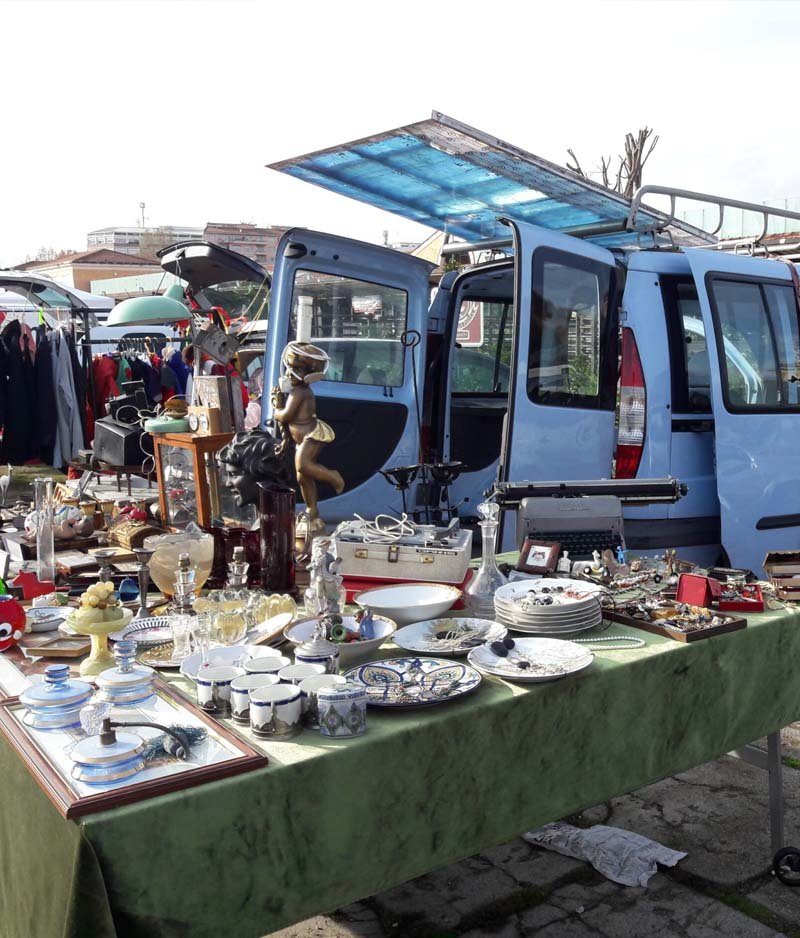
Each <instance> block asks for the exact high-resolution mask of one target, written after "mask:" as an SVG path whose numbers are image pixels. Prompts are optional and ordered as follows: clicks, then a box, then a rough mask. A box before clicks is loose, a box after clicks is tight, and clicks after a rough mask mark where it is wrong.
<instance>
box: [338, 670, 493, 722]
mask: <svg viewBox="0 0 800 938" xmlns="http://www.w3.org/2000/svg"><path fill="white" fill-rule="evenodd" d="M345 677H346V678H347V679H348V681H355V682H356V683H358V684H363V685H364V687H366V689H367V703H368V704H369V705H370V706H372V707H386V708H390V709H394V710H398V709H407V708H411V707H414V708H416V707H432V706H435V705H436V704H440V703H446V702H447V701H448V700H455V699H457V698H458V697H463V696H464V695H465V694H470V693H472V691H474V690H477V688H478V685H479V684H480V683H481V674H480V672H479V671H477V670H476V669H475V668H472V667H470V666H469V665H468V664H461V663H460V662H454V661H452V660H450V661H447V660H444V659H440V658H415V657H408V658H387V659H386V661H374V662H372V663H371V664H362V665H361V666H360V667H358V668H352V669H351V670H350V671H348V672H347V673H346V674H345Z"/></svg>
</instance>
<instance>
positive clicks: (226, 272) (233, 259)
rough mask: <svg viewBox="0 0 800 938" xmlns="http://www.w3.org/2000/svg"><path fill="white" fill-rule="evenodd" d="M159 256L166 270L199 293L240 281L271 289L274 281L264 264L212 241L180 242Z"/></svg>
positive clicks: (166, 248) (162, 250) (164, 250)
mask: <svg viewBox="0 0 800 938" xmlns="http://www.w3.org/2000/svg"><path fill="white" fill-rule="evenodd" d="M158 257H159V259H160V261H161V267H162V268H163V269H164V270H166V271H167V272H168V273H170V274H174V275H175V276H176V277H180V278H181V280H185V281H186V283H188V284H189V286H190V287H191V289H192V290H193V291H195V292H197V291H198V290H205V289H206V287H211V286H215V285H216V284H220V283H228V282H231V281H237V280H245V281H252V282H253V283H263V284H264V286H265V287H267V288H268V287H269V286H270V284H271V282H272V281H271V279H270V276H269V274H268V273H267V271H266V270H264V268H263V267H262V266H261V264H257V263H256V262H255V261H254V260H251V259H250V258H249V257H245V256H244V254H237V253H236V252H235V251H229V250H228V249H227V248H223V247H220V246H219V245H217V244H212V243H211V242H210V241H179V242H178V243H177V244H170V245H169V246H168V247H165V248H162V249H161V250H160V251H159V252H158Z"/></svg>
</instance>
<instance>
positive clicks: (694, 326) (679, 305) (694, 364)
mask: <svg viewBox="0 0 800 938" xmlns="http://www.w3.org/2000/svg"><path fill="white" fill-rule="evenodd" d="M660 282H661V293H662V296H663V299H664V310H665V312H666V316H667V336H668V339H669V351H670V364H671V369H670V370H671V376H672V411H673V413H676V414H682V413H701V414H709V413H711V409H712V408H711V365H710V363H709V360H708V346H707V344H706V328H705V323H704V322H703V314H702V313H701V311H700V301H699V300H698V298H697V287H696V285H695V282H694V280H692V279H691V278H689V277H670V276H666V275H662V276H661V278H660Z"/></svg>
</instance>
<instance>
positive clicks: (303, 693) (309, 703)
mask: <svg viewBox="0 0 800 938" xmlns="http://www.w3.org/2000/svg"><path fill="white" fill-rule="evenodd" d="M346 683H347V678H346V677H344V676H343V675H341V674H315V675H314V676H313V677H306V678H303V680H302V681H300V683H299V685H298V687H299V688H300V709H301V712H302V715H303V726H307V727H309V728H310V729H316V728H317V727H318V726H319V710H318V709H317V691H318V690H319V689H320V687H331V686H332V685H334V684H346Z"/></svg>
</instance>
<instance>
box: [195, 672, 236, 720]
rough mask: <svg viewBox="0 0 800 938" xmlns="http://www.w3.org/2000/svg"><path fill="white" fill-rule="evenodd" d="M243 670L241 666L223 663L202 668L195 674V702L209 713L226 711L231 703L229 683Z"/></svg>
mask: <svg viewBox="0 0 800 938" xmlns="http://www.w3.org/2000/svg"><path fill="white" fill-rule="evenodd" d="M243 673H244V672H243V671H242V669H241V668H234V667H233V666H232V665H224V666H221V667H218V668H204V669H203V670H202V671H201V672H200V674H198V675H197V702H198V704H199V705H200V707H201V708H202V709H203V710H207V711H208V712H209V713H219V712H227V711H228V710H229V709H230V705H231V683H232V682H233V680H234V679H235V678H237V677H240V676H241V675H242V674H243Z"/></svg>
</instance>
